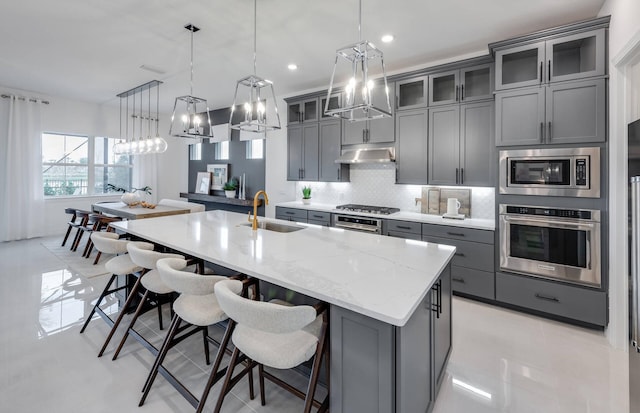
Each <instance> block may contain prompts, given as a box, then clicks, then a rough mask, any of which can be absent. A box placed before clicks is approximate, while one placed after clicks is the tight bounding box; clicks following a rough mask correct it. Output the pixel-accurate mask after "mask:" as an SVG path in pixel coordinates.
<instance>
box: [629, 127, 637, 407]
mask: <svg viewBox="0 0 640 413" xmlns="http://www.w3.org/2000/svg"><path fill="white" fill-rule="evenodd" d="M628 132H629V134H628V136H629V161H628V171H629V226H630V227H629V232H628V233H629V253H628V255H629V290H630V291H629V295H630V297H629V335H630V336H631V337H630V338H631V343H630V346H629V407H630V409H629V411H631V412H638V411H640V348H639V344H638V340H640V337H639V334H640V326H639V323H640V317H639V316H640V314H639V313H638V311H639V308H638V293H639V292H640V290H639V287H638V282H639V281H640V280H639V278H640V119H639V120H636V121H635V122H632V123H630V124H629V126H628Z"/></svg>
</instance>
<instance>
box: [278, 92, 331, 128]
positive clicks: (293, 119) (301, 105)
mask: <svg viewBox="0 0 640 413" xmlns="http://www.w3.org/2000/svg"><path fill="white" fill-rule="evenodd" d="M323 111H324V109H323ZM319 114H320V110H319V108H318V98H310V99H304V100H299V101H295V102H290V103H289V104H288V105H287V124H289V125H292V124H296V123H307V122H317V121H318V119H319Z"/></svg>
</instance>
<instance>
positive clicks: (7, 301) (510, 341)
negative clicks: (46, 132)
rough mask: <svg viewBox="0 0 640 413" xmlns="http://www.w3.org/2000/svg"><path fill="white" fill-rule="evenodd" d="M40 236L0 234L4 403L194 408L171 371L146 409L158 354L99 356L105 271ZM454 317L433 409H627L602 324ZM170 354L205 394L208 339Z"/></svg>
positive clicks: (294, 408) (495, 315)
mask: <svg viewBox="0 0 640 413" xmlns="http://www.w3.org/2000/svg"><path fill="white" fill-rule="evenodd" d="M41 242H43V239H34V240H28V241H19V242H12V243H0V406H2V407H0V411H3V412H12V413H17V412H34V411H39V410H40V411H47V412H49V413H57V412H60V413H62V412H65V413H66V412H92V413H93V412H95V413H99V412H113V411H117V412H137V411H140V412H144V411H149V412H154V413H164V412H192V411H194V409H193V408H192V407H191V406H190V405H189V404H188V403H187V402H186V401H185V400H184V399H183V398H182V396H180V395H178V393H177V392H176V391H175V390H174V389H173V388H172V387H171V386H170V385H169V384H167V382H166V381H164V379H163V378H162V377H159V378H158V379H157V381H156V383H155V384H154V387H153V388H152V390H151V393H150V395H149V397H148V399H147V402H146V403H145V405H144V406H142V407H140V408H138V407H136V406H137V404H138V399H139V397H140V392H139V389H140V388H141V386H142V384H143V383H144V380H145V378H146V374H147V371H148V369H149V367H150V366H151V363H152V362H153V358H152V357H151V354H150V353H149V352H148V351H147V350H144V349H143V348H142V347H141V346H140V345H139V344H138V343H137V342H135V341H134V340H131V341H130V342H128V343H127V345H126V347H125V349H124V350H123V352H122V353H121V355H120V357H119V358H118V359H117V360H116V361H112V360H111V355H112V353H113V348H114V347H115V345H116V343H113V344H112V345H111V348H110V350H109V351H108V352H107V354H105V356H104V357H102V358H97V357H96V354H97V352H98V349H99V348H100V346H101V345H102V341H103V339H104V337H105V336H106V334H107V332H108V328H107V325H106V324H105V323H104V322H103V321H102V320H100V319H96V320H93V321H92V322H91V324H90V325H89V327H88V328H87V330H86V331H85V333H84V334H82V335H81V334H79V330H80V326H81V324H82V321H83V319H84V317H85V314H87V313H88V312H89V311H90V309H91V301H92V300H93V299H95V297H96V296H97V295H98V293H99V292H100V290H101V289H102V287H103V285H104V283H105V282H106V276H99V277H95V278H90V279H84V278H83V277H81V276H78V275H77V274H74V273H72V272H71V271H70V270H68V269H67V268H66V266H65V264H64V262H62V261H60V260H59V259H58V258H56V256H54V255H53V254H51V253H50V252H49V251H48V250H47V249H45V248H44V247H43V246H42V245H41ZM111 308H115V306H112V307H111ZM453 314H454V319H453V320H454V321H453V343H454V344H453V352H452V354H451V359H450V361H449V365H448V368H447V375H446V378H445V381H444V383H443V385H442V388H441V390H440V394H439V396H438V400H437V403H436V405H435V408H434V412H435V413H453V412H455V413H458V412H473V413H483V412H513V413H526V412H545V413H561V412H562V413H565V412H566V413H570V412H581V413H585V412H588V413H600V412H601V413H618V412H626V411H628V407H627V405H628V403H627V395H628V390H627V389H628V386H627V364H626V361H627V356H626V353H624V352H622V351H617V350H613V349H611V348H610V347H609V345H608V344H607V341H606V339H605V338H604V336H603V334H602V333H599V332H594V331H591V330H585V329H582V328H578V327H573V326H568V325H565V324H562V323H557V322H553V321H548V320H544V319H541V318H537V317H532V316H528V315H524V314H520V313H517V312H513V311H509V310H505V309H500V308H497V307H493V306H489V305H485V304H481V303H477V302H474V301H471V300H465V299H460V298H455V299H454V301H453ZM154 315H155V312H149V313H148V316H149V317H147V318H145V319H143V320H142V322H143V323H142V325H141V328H140V330H139V331H140V332H141V333H142V334H143V335H145V336H148V337H153V338H152V341H153V342H154V343H157V345H159V343H160V342H161V340H162V336H161V335H160V334H158V332H157V331H156V330H157V324H156V322H155V319H154V317H153V316H154ZM214 332H215V333H220V331H216V330H214ZM117 337H120V335H118V336H117ZM169 359H170V361H169V362H168V365H169V366H170V369H171V370H172V371H173V372H174V373H175V374H176V375H177V376H178V377H180V378H182V379H183V380H184V381H185V382H186V383H187V385H188V386H190V388H193V389H194V394H196V395H199V393H200V392H201V390H202V387H203V384H204V383H203V382H204V380H205V379H206V377H207V369H206V368H204V367H203V366H204V358H203V354H202V347H201V341H200V340H198V339H197V338H195V337H194V338H193V340H186V341H185V342H183V343H181V344H180V345H179V346H178V348H177V350H176V351H173V352H171V353H170V357H169ZM217 390H218V386H216V387H214V389H213V391H212V396H211V397H210V400H209V403H207V408H208V410H211V409H212V408H213V404H214V402H215V395H216V394H217ZM301 407H302V403H301V401H300V400H298V399H297V398H295V397H293V396H290V395H289V394H288V393H286V392H284V391H281V390H280V389H278V388H275V387H273V386H270V385H269V383H267V406H265V407H261V406H260V404H259V402H258V400H257V399H256V400H249V397H248V390H247V385H246V380H244V381H243V382H242V383H241V384H240V385H238V388H236V389H234V390H233V394H231V395H230V396H228V397H227V399H226V400H225V405H224V408H223V411H225V412H243V413H253V412H267V413H276V412H277V413H288V412H299V411H301ZM352 413H368V412H352Z"/></svg>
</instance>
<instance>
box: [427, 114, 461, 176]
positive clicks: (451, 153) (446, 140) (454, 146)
mask: <svg viewBox="0 0 640 413" xmlns="http://www.w3.org/2000/svg"><path fill="white" fill-rule="evenodd" d="M459 160H460V106H458V105H453V106H447V107H442V108H436V109H429V184H430V185H455V184H457V183H458V182H459V181H458V180H459V173H460V169H459Z"/></svg>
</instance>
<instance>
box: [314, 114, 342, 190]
mask: <svg viewBox="0 0 640 413" xmlns="http://www.w3.org/2000/svg"><path fill="white" fill-rule="evenodd" d="M340 138H341V125H340V120H339V119H335V120H333V121H329V120H327V121H324V122H320V171H319V177H318V180H319V181H323V182H342V181H348V180H349V175H348V173H349V172H348V171H349V169H348V168H349V167H348V166H346V165H342V164H337V163H335V160H336V159H338V157H339V156H340ZM345 170H346V171H345Z"/></svg>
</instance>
